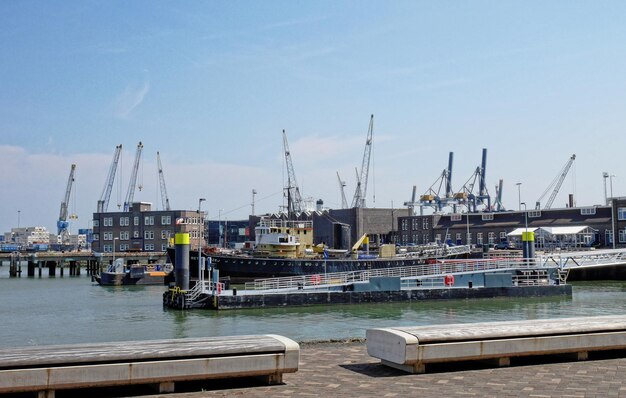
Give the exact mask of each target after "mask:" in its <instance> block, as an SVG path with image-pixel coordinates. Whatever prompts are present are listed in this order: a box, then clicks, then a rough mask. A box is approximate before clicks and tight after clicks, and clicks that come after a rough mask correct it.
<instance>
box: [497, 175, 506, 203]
mask: <svg viewBox="0 0 626 398" xmlns="http://www.w3.org/2000/svg"><path fill="white" fill-rule="evenodd" d="M503 183H504V181H503V180H502V178H500V181H499V182H498V185H496V211H504V210H505V208H504V205H502V185H503Z"/></svg>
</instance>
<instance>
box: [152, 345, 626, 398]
mask: <svg viewBox="0 0 626 398" xmlns="http://www.w3.org/2000/svg"><path fill="white" fill-rule="evenodd" d="M620 356H626V353H624V352H621V353H618V354H611V355H600V356H591V358H592V359H590V360H589V361H582V362H576V361H567V360H566V359H564V358H562V357H561V358H550V357H547V358H546V357H544V358H542V359H539V360H537V359H533V360H528V359H526V360H523V361H513V366H511V367H508V368H493V367H490V366H488V365H486V364H477V363H461V364H456V365H449V364H448V365H438V366H432V367H430V368H427V372H428V373H426V374H422V375H412V374H408V373H403V372H400V371H396V370H394V369H391V368H387V367H385V366H382V365H380V363H379V361H378V360H376V359H374V358H371V357H369V356H368V355H367V351H366V348H365V344H364V343H361V342H358V343H344V344H339V343H337V344H311V345H306V344H305V345H302V346H301V351H300V369H299V370H298V372H296V373H293V374H285V375H284V377H283V381H284V384H282V385H277V386H265V385H262V384H259V383H258V382H256V381H251V380H231V381H228V382H226V383H224V382H221V383H216V382H213V383H204V384H203V385H200V386H198V385H185V386H181V387H184V388H186V389H190V390H193V389H195V391H196V392H187V393H180V392H179V393H176V394H167V395H157V396H160V397H167V398H200V397H216V396H219V397H222V396H242V397H263V398H267V397H406V396H415V397H418V396H419V397H439V398H443V397H598V398H600V397H602V398H603V397H626V358H620ZM177 387H178V385H177ZM202 389H204V391H202ZM198 391H200V392H198ZM157 396H153V397H157Z"/></svg>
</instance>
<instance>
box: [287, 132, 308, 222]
mask: <svg viewBox="0 0 626 398" xmlns="http://www.w3.org/2000/svg"><path fill="white" fill-rule="evenodd" d="M283 148H284V150H285V163H286V165H287V212H288V214H292V213H299V212H301V211H302V210H304V209H303V204H304V203H303V201H302V196H300V188H298V183H297V182H296V172H295V171H294V169H293V162H292V160H291V152H290V151H289V143H288V142H287V133H286V132H285V130H283Z"/></svg>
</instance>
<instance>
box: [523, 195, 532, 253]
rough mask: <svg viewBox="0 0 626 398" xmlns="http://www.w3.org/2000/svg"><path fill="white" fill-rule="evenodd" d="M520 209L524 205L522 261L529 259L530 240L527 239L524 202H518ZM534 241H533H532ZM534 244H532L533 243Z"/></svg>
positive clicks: (526, 219)
mask: <svg viewBox="0 0 626 398" xmlns="http://www.w3.org/2000/svg"><path fill="white" fill-rule="evenodd" d="M519 205H520V209H521V207H522V205H524V231H525V234H524V238H523V239H522V248H523V249H524V259H527V258H529V257H530V240H529V239H528V211H527V208H526V203H525V202H520V204H519ZM533 241H534V239H533ZM533 244H534V242H533Z"/></svg>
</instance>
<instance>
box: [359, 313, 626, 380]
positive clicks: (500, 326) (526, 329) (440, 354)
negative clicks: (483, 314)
mask: <svg viewBox="0 0 626 398" xmlns="http://www.w3.org/2000/svg"><path fill="white" fill-rule="evenodd" d="M366 338H367V352H368V354H369V355H370V356H372V357H375V358H379V359H381V360H382V363H383V364H384V365H387V366H391V367H394V368H397V369H401V370H404V371H407V372H411V373H424V372H425V371H426V364H429V363H441V362H452V361H467V360H481V359H492V360H495V361H496V364H497V365H498V366H508V365H510V358H511V357H519V356H530V355H547V354H562V353H572V354H575V355H576V357H577V359H579V360H584V359H587V356H588V352H590V351H600V350H618V349H624V348H626V316H612V315H611V316H600V317H585V318H561V319H541V320H528V321H511V322H485V323H469V324H451V325H445V324H444V325H434V326H418V327H396V328H385V329H369V330H367V331H366Z"/></svg>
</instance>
